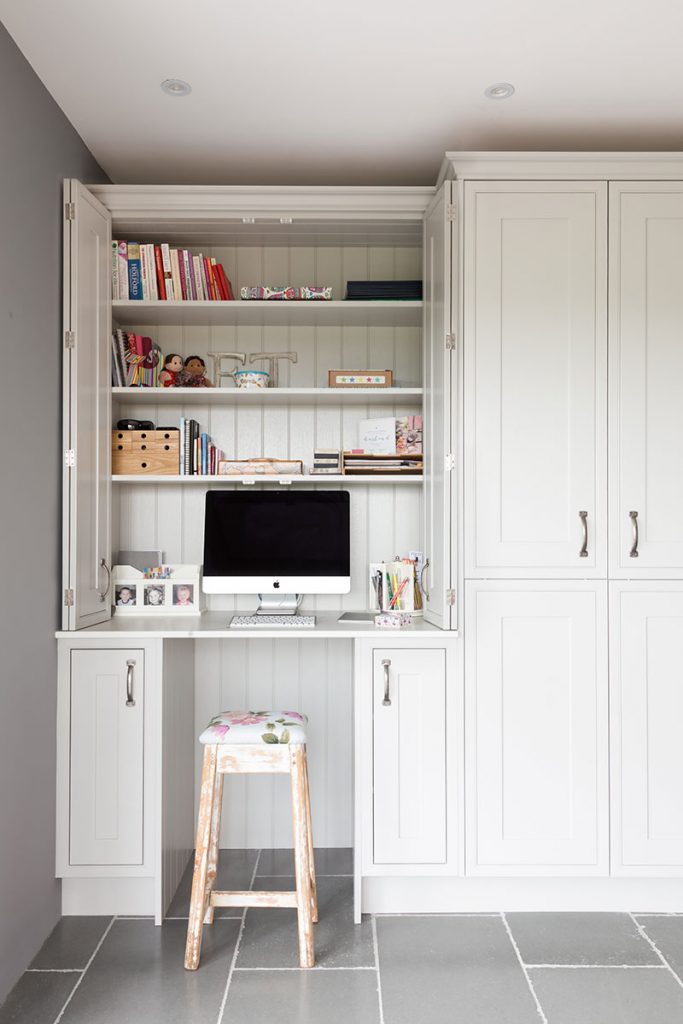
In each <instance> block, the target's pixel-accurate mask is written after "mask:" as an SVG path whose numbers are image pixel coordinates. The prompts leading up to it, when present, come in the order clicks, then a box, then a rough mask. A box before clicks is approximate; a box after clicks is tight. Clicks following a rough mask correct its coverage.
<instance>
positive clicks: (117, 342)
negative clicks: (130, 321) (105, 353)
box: [111, 330, 164, 388]
mask: <svg viewBox="0 0 683 1024" xmlns="http://www.w3.org/2000/svg"><path fill="white" fill-rule="evenodd" d="M163 363H164V360H163V355H162V352H161V349H160V348H159V346H158V345H155V344H154V342H153V341H152V339H151V338H147V337H144V336H143V335H141V334H134V333H133V332H132V331H122V330H116V331H114V333H113V334H112V336H111V382H112V385H113V387H118V388H124V387H129V388H130V387H139V388H158V387H160V386H161V382H160V380H159V375H160V374H161V371H162V369H163Z"/></svg>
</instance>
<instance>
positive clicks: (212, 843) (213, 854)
mask: <svg viewBox="0 0 683 1024" xmlns="http://www.w3.org/2000/svg"><path fill="white" fill-rule="evenodd" d="M222 810H223V775H222V774H221V773H220V772H217V773H216V780H215V782H214V787H213V801H212V804H211V836H210V839H209V866H208V870H207V872H206V885H205V887H204V906H205V907H206V910H205V912H204V924H213V908H214V906H215V905H216V904H214V903H212V902H211V899H210V897H211V890H212V889H213V887H214V885H215V882H216V872H217V870H218V849H219V845H220V838H221V812H222Z"/></svg>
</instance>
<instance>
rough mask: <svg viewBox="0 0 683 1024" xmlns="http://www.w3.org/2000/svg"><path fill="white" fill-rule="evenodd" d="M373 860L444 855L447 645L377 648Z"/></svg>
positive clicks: (436, 859) (433, 859)
mask: <svg viewBox="0 0 683 1024" xmlns="http://www.w3.org/2000/svg"><path fill="white" fill-rule="evenodd" d="M372 693H373V699H372V711H373V776H374V786H373V791H374V829H373V843H374V856H373V859H374V862H375V863H376V864H383V863H384V864H386V863H389V864H390V863H394V864H397V863H398V864H400V863H404V864H430V863H431V864H443V863H444V862H445V860H446V652H445V651H444V650H400V649H399V650H375V651H374V652H373V679H372Z"/></svg>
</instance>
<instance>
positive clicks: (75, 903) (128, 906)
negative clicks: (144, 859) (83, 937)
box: [62, 878, 160, 923]
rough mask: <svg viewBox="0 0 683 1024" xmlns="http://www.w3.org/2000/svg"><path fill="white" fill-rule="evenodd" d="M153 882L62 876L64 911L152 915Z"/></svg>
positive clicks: (66, 914) (69, 913)
mask: <svg viewBox="0 0 683 1024" xmlns="http://www.w3.org/2000/svg"><path fill="white" fill-rule="evenodd" d="M154 885H155V879H154V878H63V879H62V914H63V915H64V917H73V916H76V915H79V916H83V917H94V916H97V915H109V914H111V915H114V914H120V915H131V916H136V915H141V916H145V917H147V916H151V917H153V916H154ZM157 923H160V922H157Z"/></svg>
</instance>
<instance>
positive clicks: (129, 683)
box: [126, 661, 135, 708]
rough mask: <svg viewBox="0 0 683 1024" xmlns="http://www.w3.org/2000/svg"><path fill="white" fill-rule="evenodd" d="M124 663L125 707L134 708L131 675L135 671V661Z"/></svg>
mask: <svg viewBox="0 0 683 1024" xmlns="http://www.w3.org/2000/svg"><path fill="white" fill-rule="evenodd" d="M126 665H127V666H128V667H127V669H126V707H127V708H134V707H135V700H134V698H133V675H134V672H135V662H134V661H127V662H126Z"/></svg>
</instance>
